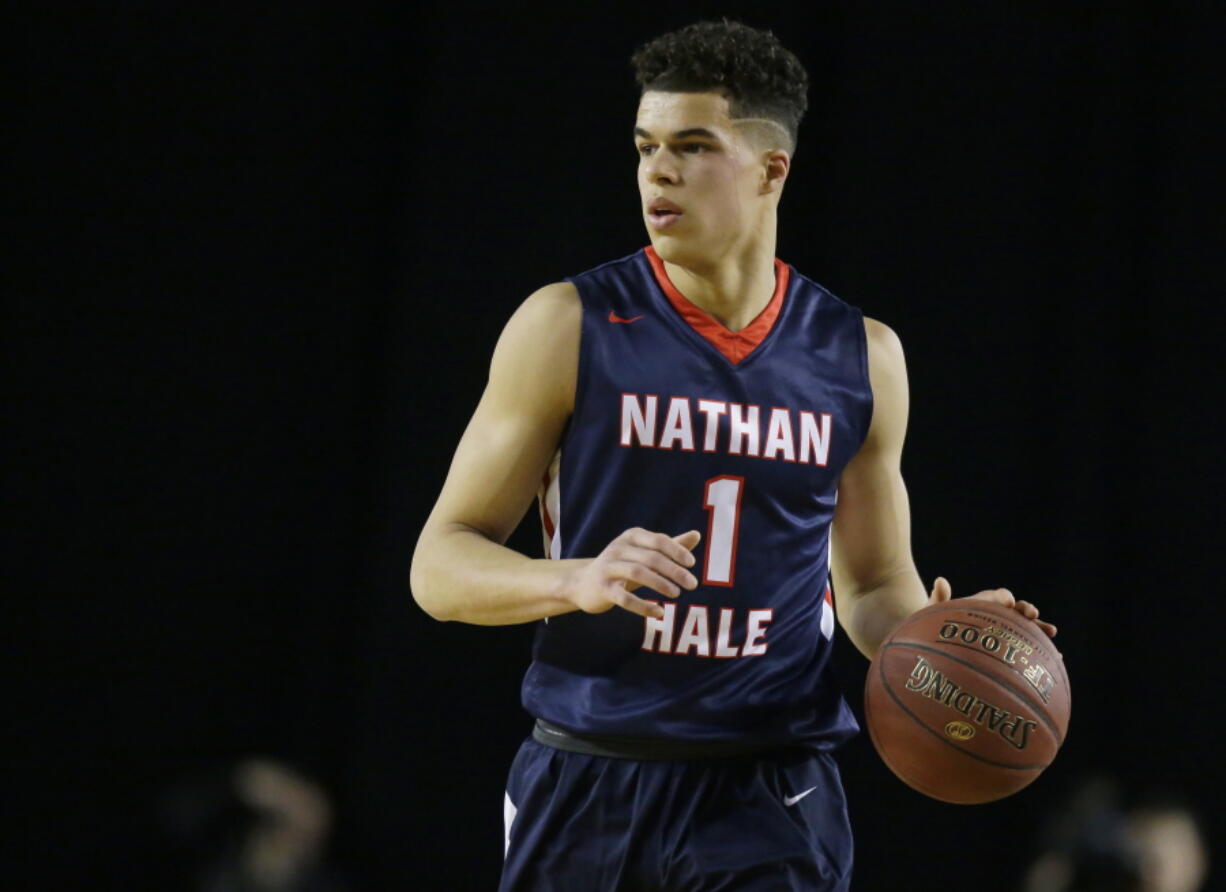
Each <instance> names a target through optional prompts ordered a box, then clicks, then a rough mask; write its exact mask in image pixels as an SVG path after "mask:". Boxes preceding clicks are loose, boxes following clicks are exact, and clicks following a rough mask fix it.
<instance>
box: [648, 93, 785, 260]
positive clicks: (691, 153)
mask: <svg viewBox="0 0 1226 892" xmlns="http://www.w3.org/2000/svg"><path fill="white" fill-rule="evenodd" d="M634 132H635V136H634V143H635V147H636V149H637V151H638V155H639V167H638V183H639V196H640V198H641V199H642V212H643V219H644V221H645V222H646V224H647V231H648V233H649V234H650V236H651V242H652V245H653V246H654V247H655V249H656V251H657V252H658V253H659V255H660V256H661V257H662V258H664V259H665V260H668V261H671V262H676V263H684V264H686V265H693V266H699V267H701V266H703V265H706V264H709V263H713V262H715V261H716V260H717V259H718V258H724V257H728V256H731V255H734V254H737V253H739V252H740V251H741V250H743V249H744V248H745V247H746V246H748V245H751V244H752V242H753V241H754V240H755V239H756V238H761V237H762V234H763V232H764V226H765V225H766V224H767V223H768V222H769V223H772V224H773V220H774V212H775V206H776V205H777V203H778V196H779V191H778V190H779V188H780V187H781V186H782V181H783V175H786V172H787V160H786V159H787V156H786V153H785V152H781V151H777V150H776V151H771V150H769V149H763V148H762V147H761V145H760V144H757V145H755V143H754V141H753V139H752V131H751V130H750V129H749V128H747V127H745V126H743V125H741V124H738V123H737V122H735V121H734V120H733V119H731V118H730V117H729V115H728V100H727V99H726V98H724V97H723V96H721V95H720V94H718V93H664V92H656V91H648V92H646V93H644V94H643V96H642V98H641V99H640V101H639V108H638V115H637V116H636V118H635V127H634ZM780 155H782V156H783V161H782V170H781V171H780V169H779V163H780V162H779V157H778V156H780ZM772 159H773V161H772ZM771 232H772V233H773V229H772V230H771Z"/></svg>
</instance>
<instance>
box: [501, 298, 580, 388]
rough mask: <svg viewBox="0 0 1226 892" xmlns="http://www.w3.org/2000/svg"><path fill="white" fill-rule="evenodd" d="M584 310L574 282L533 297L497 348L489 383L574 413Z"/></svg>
mask: <svg viewBox="0 0 1226 892" xmlns="http://www.w3.org/2000/svg"><path fill="white" fill-rule="evenodd" d="M582 315H583V309H582V305H581V304H580V302H579V294H578V291H577V290H576V289H575V286H574V285H572V284H571V283H570V282H555V283H553V284H550V285H546V286H545V287H544V288H539V289H537V290H536V291H534V292H533V293H532V294H530V295H529V296H528V297H527V299H525V300H524V302H523V303H521V304H520V305H519V307H518V308H517V309H516V310H515V312H514V313H513V314H512V315H511V318H510V320H508V322H507V324H506V326H505V327H504V328H503V330H502V335H501V337H499V339H498V345H497V347H495V348H494V357H493V360H492V362H491V368H490V380H491V384H494V385H495V386H496V388H497V389H498V390H499V392H503V391H505V392H506V393H508V394H511V395H515V394H517V396H515V399H524V398H529V397H531V398H533V399H544V400H547V401H549V402H551V403H555V404H556V405H557V406H558V407H561V408H565V409H566V410H569V407H570V406H571V405H572V404H573V401H574V391H575V374H576V370H577V368H578V363H579V338H580V327H581V325H582Z"/></svg>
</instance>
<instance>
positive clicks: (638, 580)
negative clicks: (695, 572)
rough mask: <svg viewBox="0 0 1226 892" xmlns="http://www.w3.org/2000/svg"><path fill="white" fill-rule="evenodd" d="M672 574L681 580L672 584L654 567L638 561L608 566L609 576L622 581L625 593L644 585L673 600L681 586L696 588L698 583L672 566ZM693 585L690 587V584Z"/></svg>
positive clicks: (658, 558) (616, 562) (661, 560)
mask: <svg viewBox="0 0 1226 892" xmlns="http://www.w3.org/2000/svg"><path fill="white" fill-rule="evenodd" d="M656 560H657V561H659V562H660V563H663V559H662V558H660V557H659V556H658V555H657V556H656ZM673 567H674V568H675V569H674V571H673V572H674V573H675V574H676V575H677V576H682V577H683V579H682V580H680V581H678V582H673V581H672V580H671V579H669V578H668V576H666V575H665V574H664V573H662V572H659V571H658V570H656V569H655V568H654V567H651V566H649V565H648V564H646V563H640V562H639V561H634V560H626V561H615V562H614V563H611V564H609V574H610V575H611V576H612V577H613V578H614V579H619V580H623V587H624V588H625V589H626V591H633V590H634V589H636V588H638V587H639V586H640V585H645V586H647V588H649V589H651V590H653V591H657V592H659V593H660V594H662V595H667V596H668V597H670V598H675V597H677V596H678V595H680V594H681V588H682V585H684V587H685V588H696V587H697V585H698V581H697V580H696V579H694V577H693V576H690V574H689V573H688V572H686V571H685V570H682V569H681V568H680V567H677V565H676V564H673ZM691 582H692V583H693V585H691V584H690V583H691Z"/></svg>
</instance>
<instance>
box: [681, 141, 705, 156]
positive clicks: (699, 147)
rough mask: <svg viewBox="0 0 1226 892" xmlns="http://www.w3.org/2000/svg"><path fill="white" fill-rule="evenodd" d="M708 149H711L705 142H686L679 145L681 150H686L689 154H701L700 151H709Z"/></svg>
mask: <svg viewBox="0 0 1226 892" xmlns="http://www.w3.org/2000/svg"><path fill="white" fill-rule="evenodd" d="M710 149H711V147H710V146H708V145H707V144H706V143H701V142H687V143H686V144H685V145H684V146H682V147H681V151H683V152H686V153H688V154H690V155H698V154H701V153H702V152H707V151H710Z"/></svg>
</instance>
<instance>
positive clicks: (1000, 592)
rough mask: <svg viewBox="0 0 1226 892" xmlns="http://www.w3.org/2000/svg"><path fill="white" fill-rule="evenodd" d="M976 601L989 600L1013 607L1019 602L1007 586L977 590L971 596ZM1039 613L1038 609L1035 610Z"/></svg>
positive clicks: (1002, 605)
mask: <svg viewBox="0 0 1226 892" xmlns="http://www.w3.org/2000/svg"><path fill="white" fill-rule="evenodd" d="M970 598H971V599H973V600H976V601H988V602H990V603H992V604H999V605H1000V606H1001V607H1013V606H1015V605H1016V604H1017V599H1016V598H1014V597H1013V592H1011V591H1009V590H1008V589H1007V588H990V589H985V590H984V591H982V592H977V593H975V594H973V595H971V596H970ZM1035 615H1036V616H1037V615H1038V611H1036V612H1035Z"/></svg>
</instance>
